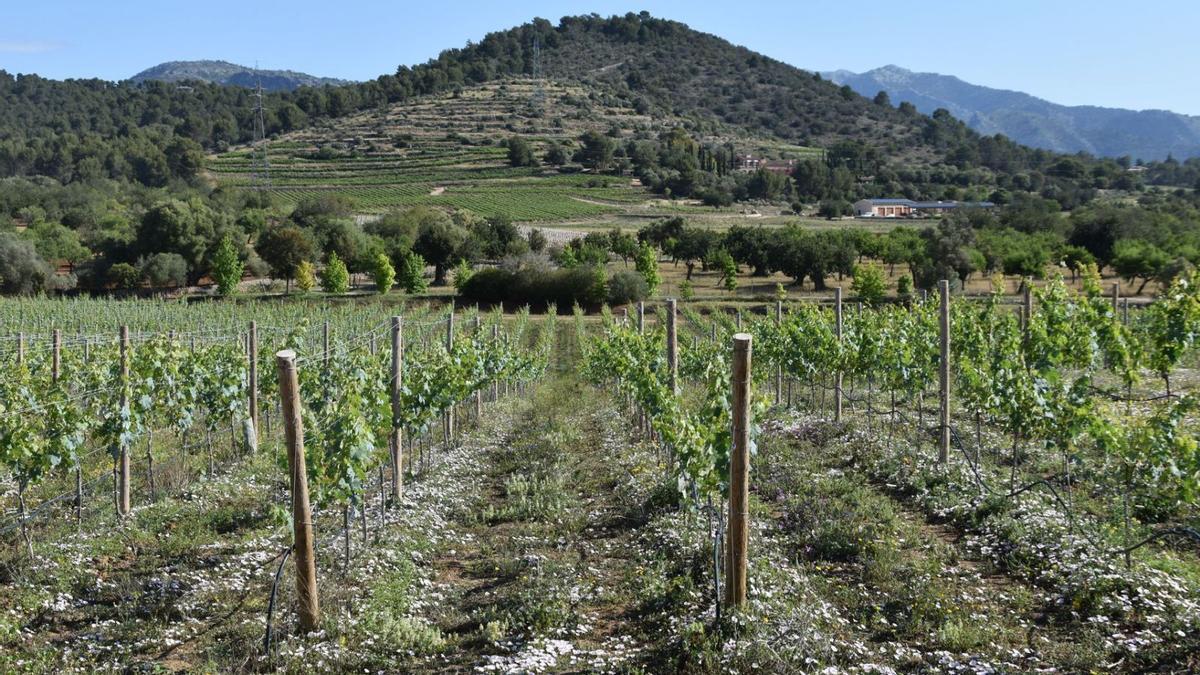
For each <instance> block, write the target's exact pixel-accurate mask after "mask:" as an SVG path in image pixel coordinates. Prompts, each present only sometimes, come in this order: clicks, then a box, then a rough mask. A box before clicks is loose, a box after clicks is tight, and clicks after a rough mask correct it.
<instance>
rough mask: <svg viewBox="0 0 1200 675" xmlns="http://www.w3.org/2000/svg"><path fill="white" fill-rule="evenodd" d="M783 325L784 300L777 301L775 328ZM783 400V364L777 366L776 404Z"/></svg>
mask: <svg viewBox="0 0 1200 675" xmlns="http://www.w3.org/2000/svg"><path fill="white" fill-rule="evenodd" d="M782 326H783V301H782V300H776V301H775V328H781V327H782ZM782 402H783V364H782V363H781V364H778V365H776V366H775V405H779V404H780V403H782Z"/></svg>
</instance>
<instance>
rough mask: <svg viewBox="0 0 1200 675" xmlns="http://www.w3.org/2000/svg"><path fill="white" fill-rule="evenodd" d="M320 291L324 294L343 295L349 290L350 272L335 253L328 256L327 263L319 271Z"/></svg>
mask: <svg viewBox="0 0 1200 675" xmlns="http://www.w3.org/2000/svg"><path fill="white" fill-rule="evenodd" d="M321 289H322V290H324V291H325V292H326V293H345V292H346V291H348V290H350V272H349V271H348V270H347V269H346V263H344V262H342V259H341V258H339V257H338V254H336V253H330V254H329V262H328V263H326V264H325V269H324V270H321Z"/></svg>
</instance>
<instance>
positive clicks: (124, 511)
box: [117, 326, 130, 517]
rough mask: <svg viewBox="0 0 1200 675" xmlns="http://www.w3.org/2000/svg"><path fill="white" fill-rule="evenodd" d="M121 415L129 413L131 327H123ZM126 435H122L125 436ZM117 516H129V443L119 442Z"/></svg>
mask: <svg viewBox="0 0 1200 675" xmlns="http://www.w3.org/2000/svg"><path fill="white" fill-rule="evenodd" d="M120 406H121V414H122V415H125V414H127V413H128V411H129V326H121V401H120ZM123 435H124V434H122V436H123ZM117 445H118V448H117V449H118V453H119V454H118V456H117V514H118V515H120V516H122V517H124V516H127V515H129V511H130V503H129V442H128V441H127V440H125V439H123V438H122V439H121V440H119V441H117Z"/></svg>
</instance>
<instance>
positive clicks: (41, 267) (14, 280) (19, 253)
mask: <svg viewBox="0 0 1200 675" xmlns="http://www.w3.org/2000/svg"><path fill="white" fill-rule="evenodd" d="M53 275H54V271H53V270H51V269H50V265H48V264H46V261H45V260H43V259H42V256H40V255H38V252H37V249H35V248H34V246H33V244H31V243H30V242H28V241H25V240H23V239H21V238H20V237H19V236H17V235H16V234H13V233H11V232H0V291H3V292H5V293H19V294H21V295H31V294H33V293H37V292H38V291H42V290H46V289H47V288H48V286H49V284H50V282H51V277H52V276H53Z"/></svg>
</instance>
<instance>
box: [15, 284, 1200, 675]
mask: <svg viewBox="0 0 1200 675" xmlns="http://www.w3.org/2000/svg"><path fill="white" fill-rule="evenodd" d="M1029 288H1030V290H1029V292H1028V293H1027V294H1026V295H1025V296H1024V297H1018V298H1016V299H1015V300H1014V299H1013V298H1010V297H1007V296H1003V295H1001V294H999V293H997V294H995V295H993V296H991V297H987V298H982V299H980V298H966V297H956V296H952V295H950V294H949V292H948V289H947V290H946V291H945V292H944V296H939V295H938V294H934V295H933V296H931V297H928V298H925V299H921V300H916V301H914V302H913V303H912V304H910V305H886V306H880V307H865V306H862V305H860V304H857V303H854V304H851V303H849V302H846V303H843V302H842V298H841V293H840V289H839V291H838V293H837V294H836V295H835V297H834V299H833V302H832V303H789V304H784V303H779V304H777V305H775V306H773V307H761V308H755V309H754V310H753V311H748V312H743V311H738V312H735V313H731V312H729V311H728V310H727V309H726V308H714V307H708V306H704V305H688V304H686V303H684V304H680V303H677V302H676V301H674V300H670V301H668V302H665V303H662V304H657V305H655V306H652V307H643V306H641V305H639V306H637V307H628V308H621V309H619V310H617V311H616V312H613V311H609V310H605V311H604V313H603V314H602V315H600V316H588V315H586V314H584V313H583V312H582V311H581V310H578V309H577V310H576V311H575V315H574V321H573V325H570V324H568V325H563V324H564V323H567V322H562V321H558V320H556V319H555V317H554V316H553V315H547V316H531V315H529V314H528V313H527V312H525V313H518V314H516V315H508V316H505V315H502V314H494V313H487V312H480V311H478V310H468V311H459V312H457V313H446V312H445V311H444V310H439V309H436V308H432V307H425V306H421V307H411V308H409V307H405V308H400V309H398V310H393V309H391V308H384V307H383V306H378V305H372V304H370V303H362V304H349V303H347V304H341V305H328V306H316V305H309V304H307V303H299V302H298V303H294V304H287V303H273V304H271V303H254V302H251V303H244V304H219V303H198V304H194V305H187V304H183V303H172V302H150V301H137V302H120V301H90V300H89V301H70V300H65V301H50V300H32V299H31V300H12V301H5V302H4V303H3V304H2V305H0V333H3V334H4V338H3V344H2V348H0V359H2V360H3V362H4V363H5V370H6V373H7V377H6V378H5V380H4V381H3V383H0V463H2V465H3V468H4V476H5V478H4V482H3V484H0V500H2V503H3V506H4V509H3V515H2V518H3V520H2V521H0V528H2V531H3V533H4V534H3V536H4V539H3V541H4V549H3V553H2V555H0V571H2V575H0V599H2V600H3V602H4V605H5V607H7V608H8V609H7V610H6V612H5V613H4V614H3V615H0V663H3V665H4V668H5V670H14V671H30V672H51V671H53V672H61V671H64V670H71V671H95V670H123V669H128V668H143V667H145V668H159V669H163V670H167V671H187V670H196V669H203V670H220V671H230V670H233V671H240V670H255V671H261V670H280V671H285V672H292V671H298V670H310V669H315V670H322V671H347V670H363V669H366V670H368V671H375V670H385V671H386V670H393V671H394V670H400V671H406V672H412V671H417V672H445V671H461V670H475V671H477V672H561V671H571V672H675V671H686V672H728V671H735V672H755V671H757V672H861V673H867V672H900V671H916V672H1029V671H1034V670H1047V669H1054V670H1058V671H1065V672H1079V671H1085V672H1086V671H1091V670H1096V671H1099V670H1104V671H1118V672H1144V671H1146V670H1154V671H1156V672H1188V671H1189V670H1193V669H1194V668H1196V667H1197V666H1200V664H1198V663H1197V661H1196V654H1197V653H1200V555H1198V553H1197V552H1198V551H1200V533H1198V532H1197V525H1198V524H1200V510H1198V509H1197V496H1198V490H1200V443H1198V439H1200V434H1198V432H1200V428H1198V427H1197V406H1198V405H1200V398H1198V397H1200V390H1198V389H1197V388H1196V377H1195V371H1194V367H1195V363H1196V358H1197V353H1196V349H1195V347H1196V344H1195V343H1196V339H1197V336H1198V335H1200V276H1198V275H1191V276H1187V277H1183V278H1181V279H1180V280H1179V281H1177V282H1176V283H1175V284H1174V285H1173V286H1171V287H1170V288H1169V289H1168V290H1167V291H1165V292H1164V293H1163V294H1162V296H1161V297H1159V298H1157V299H1156V300H1155V302H1153V303H1152V304H1149V305H1147V306H1145V307H1144V308H1139V309H1136V310H1135V311H1134V312H1132V313H1128V312H1123V311H1120V310H1121V307H1122V305H1121V304H1120V303H1119V302H1118V299H1117V298H1115V296H1111V295H1109V294H1108V293H1106V292H1105V291H1104V289H1102V288H1101V287H1100V282H1099V277H1098V276H1097V275H1096V274H1095V270H1094V269H1093V270H1091V271H1090V272H1089V273H1088V274H1087V275H1086V277H1085V281H1084V284H1083V290H1082V291H1081V292H1079V293H1073V292H1071V291H1068V290H1067V289H1066V287H1065V286H1064V285H1062V284H1061V283H1060V282H1056V281H1055V282H1050V283H1048V284H1045V285H1043V286H1040V287H1037V288H1033V287H1029ZM393 315H395V316H396V318H392V316H393ZM117 326H124V327H125V328H123V329H121V330H120V331H118V330H116V329H115V327H117ZM735 346H737V348H736V349H735ZM739 349H744V351H738V350H739ZM277 352H278V353H280V355H279V356H277ZM289 367H294V369H295V372H296V375H297V377H296V381H295V383H294V384H295V391H294V395H295V401H297V402H298V407H297V409H296V410H297V411H298V419H299V420H300V425H301V426H289V421H290V420H292V419H295V418H293V417H292V416H291V415H290V414H289V412H288V410H289V408H288V404H287V401H289V400H292V399H290V398H289V396H291V391H290V388H291V386H292V385H290V384H288V383H289V380H288V379H287V377H285V376H284V375H283V373H286V372H288V368H289ZM739 373H744V377H743V376H742V375H739ZM297 435H298V436H300V437H301V439H302V443H303V446H302V448H300V449H302V450H303V452H302V453H300V455H299V458H298V457H297V456H296V455H295V453H296V452H298V451H299V450H298V449H297V445H296V436H297ZM299 459H302V460H303V462H302V463H301V464H297V461H299ZM747 460H748V462H749V466H748V467H747V466H746V465H745V464H744V462H746V461H747ZM296 466H302V467H303V471H300V473H299V474H297V473H296V471H297V469H296V468H295V467H296ZM747 469H748V470H747ZM289 472H290V474H289ZM301 492H303V493H305V494H306V495H307V497H305V498H304V500H303V501H304V503H305V506H306V507H307V506H308V504H309V501H310V500H311V517H309V516H308V515H307V513H305V512H302V511H298V510H296V509H297V508H298V506H297V501H296V500H297V499H298V497H296V495H297V494H298V493H301ZM296 514H303V515H301V516H300V517H297V515H296ZM305 528H307V530H306V529H305ZM305 532H307V534H305ZM735 542H736V545H734V543H735ZM743 542H744V543H743ZM306 565H312V567H311V568H310V569H315V575H314V576H312V577H311V579H312V580H313V581H312V582H310V581H306V579H309V577H307V576H306V574H305V569H306V568H305V566H306ZM730 580H732V581H730ZM312 584H315V586H313V585H312ZM739 589H744V590H739Z"/></svg>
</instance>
